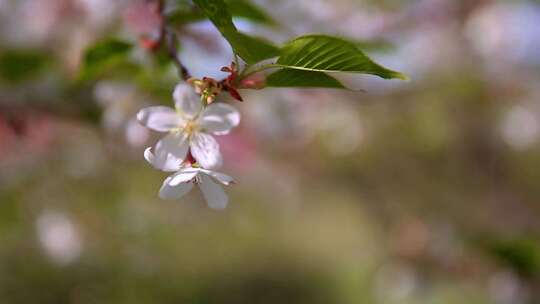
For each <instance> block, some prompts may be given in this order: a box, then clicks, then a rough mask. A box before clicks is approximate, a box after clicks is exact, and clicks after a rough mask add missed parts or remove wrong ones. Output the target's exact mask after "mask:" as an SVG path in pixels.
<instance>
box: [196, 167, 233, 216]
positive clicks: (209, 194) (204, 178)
mask: <svg viewBox="0 0 540 304" xmlns="http://www.w3.org/2000/svg"><path fill="white" fill-rule="evenodd" d="M200 176H201V182H200V183H199V188H201V192H202V194H203V196H204V199H206V203H207V204H208V207H210V208H213V209H224V208H225V207H227V204H228V203H229V197H228V196H227V194H226V193H225V190H223V187H221V186H220V185H218V184H216V183H214V181H212V179H211V178H210V177H209V176H208V175H204V174H202V175H200Z"/></svg>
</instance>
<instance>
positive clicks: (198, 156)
mask: <svg viewBox="0 0 540 304" xmlns="http://www.w3.org/2000/svg"><path fill="white" fill-rule="evenodd" d="M173 97H174V101H175V109H172V108H169V107H165V106H153V107H148V108H145V109H142V110H140V111H139V113H137V119H138V120H139V122H140V123H141V124H143V125H145V126H146V127H148V128H150V129H152V130H155V131H158V132H168V133H169V134H168V135H167V136H165V137H164V138H162V139H161V140H160V141H158V143H157V144H156V146H155V147H154V150H153V152H152V151H150V150H151V149H150V148H148V149H146V151H145V153H144V154H145V158H146V160H147V161H148V162H150V163H151V164H152V165H153V166H154V167H155V168H156V169H160V170H163V171H176V170H174V168H178V167H179V166H180V165H181V164H182V162H183V161H184V159H185V158H186V155H187V153H188V151H191V154H192V155H193V158H195V160H196V161H197V163H198V164H199V165H200V166H202V167H203V168H207V169H211V168H216V167H219V166H220V165H221V162H222V159H221V154H220V152H219V144H218V143H217V142H216V140H215V139H214V137H213V136H212V135H210V134H209V133H211V134H214V135H224V134H227V133H229V132H230V130H231V129H232V128H234V127H236V126H237V125H238V124H239V123H240V113H239V112H238V111H237V110H236V109H235V108H234V107H232V106H230V105H227V104H223V103H213V104H211V105H209V106H207V107H204V108H203V104H202V102H201V99H200V96H198V95H197V94H196V93H195V91H194V89H193V88H192V87H191V86H189V85H187V84H179V85H177V86H176V88H175V90H174V93H173Z"/></svg>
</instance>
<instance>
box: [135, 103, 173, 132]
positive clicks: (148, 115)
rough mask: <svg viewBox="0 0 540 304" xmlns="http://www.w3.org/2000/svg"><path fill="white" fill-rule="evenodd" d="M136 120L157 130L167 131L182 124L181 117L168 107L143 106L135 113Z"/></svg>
mask: <svg viewBox="0 0 540 304" xmlns="http://www.w3.org/2000/svg"><path fill="white" fill-rule="evenodd" d="M137 120H138V121H139V122H140V123H141V124H142V125H144V126H146V127H148V128H150V129H152V130H155V131H158V132H168V131H169V130H171V129H173V128H177V127H178V126H179V125H180V124H182V121H183V119H182V117H180V115H178V113H176V111H175V110H174V109H172V108H169V107H164V106H156V107H148V108H144V109H142V110H140V111H139V113H137Z"/></svg>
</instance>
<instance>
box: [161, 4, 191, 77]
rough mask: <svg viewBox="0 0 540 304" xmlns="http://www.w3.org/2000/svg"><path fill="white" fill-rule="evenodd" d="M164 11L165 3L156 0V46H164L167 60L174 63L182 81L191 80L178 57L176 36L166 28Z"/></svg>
mask: <svg viewBox="0 0 540 304" xmlns="http://www.w3.org/2000/svg"><path fill="white" fill-rule="evenodd" d="M164 9H165V1H164V0H157V11H158V13H159V16H160V17H161V28H160V32H159V39H158V45H164V46H165V48H166V50H167V55H168V56H169V58H171V60H172V61H173V62H174V65H175V66H176V68H177V69H178V75H179V76H180V78H181V79H182V80H184V81H187V80H188V79H189V78H191V75H190V73H189V71H188V69H187V68H186V66H184V64H182V61H181V60H180V58H179V57H178V47H177V45H178V40H177V37H176V34H175V33H174V32H172V31H171V30H170V29H168V28H167V22H166V18H165V16H164V13H163V10H164Z"/></svg>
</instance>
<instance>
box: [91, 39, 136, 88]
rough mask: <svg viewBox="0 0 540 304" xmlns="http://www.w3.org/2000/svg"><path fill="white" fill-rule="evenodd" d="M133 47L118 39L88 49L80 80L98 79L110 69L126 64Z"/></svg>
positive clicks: (102, 42)
mask: <svg viewBox="0 0 540 304" xmlns="http://www.w3.org/2000/svg"><path fill="white" fill-rule="evenodd" d="M131 49H132V45H131V44H129V43H127V42H124V41H120V40H117V39H109V40H105V41H100V42H98V43H96V44H94V45H93V46H91V47H90V48H88V49H87V50H86V51H85V53H84V57H83V61H82V66H81V72H80V78H81V79H89V78H93V77H97V76H99V75H100V74H102V73H104V72H106V71H107V70H109V69H112V68H114V67H115V66H118V65H125V64H126V57H127V55H128V54H129V52H130V51H131Z"/></svg>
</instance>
